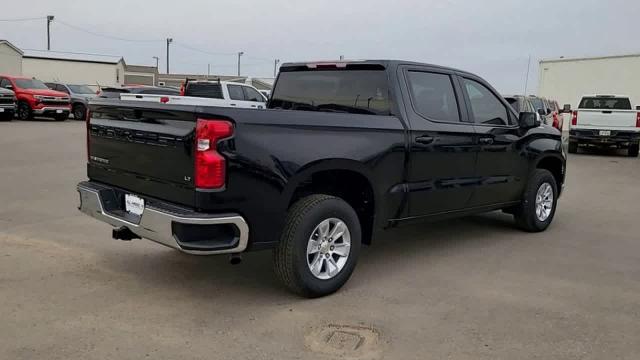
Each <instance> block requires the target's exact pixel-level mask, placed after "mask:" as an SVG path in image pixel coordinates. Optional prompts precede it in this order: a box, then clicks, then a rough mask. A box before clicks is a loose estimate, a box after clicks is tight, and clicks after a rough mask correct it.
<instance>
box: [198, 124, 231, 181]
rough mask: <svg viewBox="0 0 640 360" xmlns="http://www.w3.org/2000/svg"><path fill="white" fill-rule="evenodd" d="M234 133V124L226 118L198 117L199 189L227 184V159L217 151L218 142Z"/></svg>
mask: <svg viewBox="0 0 640 360" xmlns="http://www.w3.org/2000/svg"><path fill="white" fill-rule="evenodd" d="M231 135H233V125H232V124H231V123H230V122H229V121H225V120H208V119H198V122H197V124H196V136H195V171H194V178H195V185H196V188H199V189H220V188H223V187H224V185H225V179H226V161H225V159H224V157H223V156H222V155H220V153H218V151H217V148H216V147H217V142H218V141H219V140H221V139H225V138H228V137H230V136H231Z"/></svg>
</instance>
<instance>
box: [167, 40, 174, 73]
mask: <svg viewBox="0 0 640 360" xmlns="http://www.w3.org/2000/svg"><path fill="white" fill-rule="evenodd" d="M172 42H173V39H172V38H167V74H168V73H169V44H171V43H172Z"/></svg>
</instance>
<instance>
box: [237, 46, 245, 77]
mask: <svg viewBox="0 0 640 360" xmlns="http://www.w3.org/2000/svg"><path fill="white" fill-rule="evenodd" d="M242 55H244V51H240V52H239V53H238V76H240V57H241V56H242Z"/></svg>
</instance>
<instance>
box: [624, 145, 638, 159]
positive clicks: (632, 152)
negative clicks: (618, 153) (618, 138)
mask: <svg viewBox="0 0 640 360" xmlns="http://www.w3.org/2000/svg"><path fill="white" fill-rule="evenodd" d="M638 150H640V144H631V145H629V150H628V153H627V155H629V157H638Z"/></svg>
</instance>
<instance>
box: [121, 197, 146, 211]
mask: <svg viewBox="0 0 640 360" xmlns="http://www.w3.org/2000/svg"><path fill="white" fill-rule="evenodd" d="M124 209H125V211H126V212H128V213H130V214H133V215H137V216H141V215H142V213H143V212H144V199H143V198H141V197H139V196H136V195H133V194H124Z"/></svg>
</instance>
